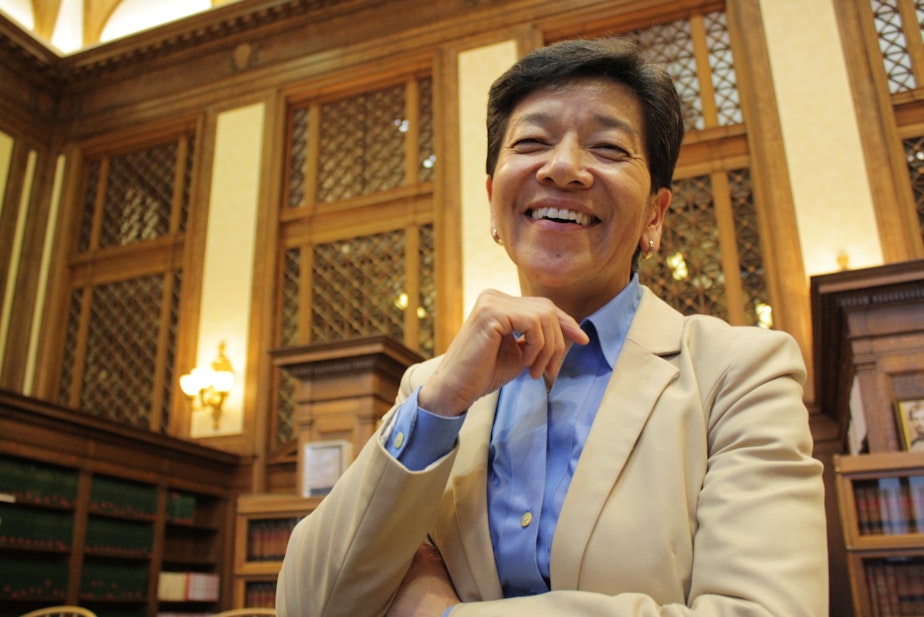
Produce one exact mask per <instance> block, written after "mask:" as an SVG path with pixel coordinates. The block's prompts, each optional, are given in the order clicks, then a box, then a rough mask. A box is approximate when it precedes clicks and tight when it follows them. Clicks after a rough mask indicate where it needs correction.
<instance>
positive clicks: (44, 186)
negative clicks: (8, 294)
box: [0, 149, 56, 391]
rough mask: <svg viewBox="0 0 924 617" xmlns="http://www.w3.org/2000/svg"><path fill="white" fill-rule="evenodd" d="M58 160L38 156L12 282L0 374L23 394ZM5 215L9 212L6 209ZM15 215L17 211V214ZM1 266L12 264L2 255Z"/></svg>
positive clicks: (3, 383)
mask: <svg viewBox="0 0 924 617" xmlns="http://www.w3.org/2000/svg"><path fill="white" fill-rule="evenodd" d="M54 159H55V157H53V156H50V155H49V153H48V152H47V150H44V149H43V150H39V151H37V152H36V160H35V170H34V174H33V179H32V186H31V187H28V188H26V187H23V189H24V190H28V192H29V193H30V196H29V201H28V203H27V204H25V206H24V207H25V208H26V209H27V210H26V213H25V217H26V219H25V227H24V229H23V238H22V245H21V247H20V255H19V268H18V270H17V272H16V278H15V280H13V281H8V282H9V283H12V284H13V288H12V289H13V293H14V297H13V306H15V307H16V309H15V310H14V311H12V312H11V313H10V323H9V329H8V331H7V338H6V349H5V355H4V361H3V363H2V366H3V372H2V374H0V387H3V388H6V389H9V390H15V391H22V389H23V387H24V385H25V383H24V382H25V377H26V369H27V362H25V361H24V355H25V354H26V352H27V350H28V349H29V346H30V342H31V337H32V324H33V322H34V320H35V319H37V318H38V317H39V316H38V315H37V314H36V305H37V303H38V299H39V291H40V290H39V274H40V272H41V265H42V258H43V256H44V254H45V235H46V234H45V231H46V229H47V227H48V224H49V220H48V217H49V211H50V209H51V200H52V197H53V195H52V191H53V187H54V177H55V173H56V166H55V164H54V163H55V160H54ZM4 211H5V208H4ZM14 211H15V210H14ZM2 244H3V242H2V241H0V245H2ZM0 263H9V262H8V261H6V260H5V259H4V256H3V255H0ZM3 270H4V272H0V289H6V285H5V283H4V281H3V279H4V278H5V276H6V275H7V274H6V272H5V270H6V269H5V268H3Z"/></svg>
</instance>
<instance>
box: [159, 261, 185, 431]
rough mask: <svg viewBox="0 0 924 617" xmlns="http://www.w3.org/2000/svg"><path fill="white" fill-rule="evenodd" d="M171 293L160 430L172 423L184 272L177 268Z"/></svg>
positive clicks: (165, 429)
mask: <svg viewBox="0 0 924 617" xmlns="http://www.w3.org/2000/svg"><path fill="white" fill-rule="evenodd" d="M171 291H172V293H171V295H170V314H169V316H168V319H169V321H168V323H167V348H166V350H165V354H164V355H165V358H166V364H165V366H164V381H163V383H162V384H161V388H162V396H163V400H162V402H161V409H160V430H161V432H162V433H166V432H167V428H168V427H169V425H170V409H171V407H172V406H173V386H174V384H175V383H176V380H175V379H174V372H173V368H174V366H175V364H176V362H175V360H176V340H177V329H178V327H179V325H180V297H181V296H182V291H183V274H182V272H181V271H179V270H177V271H175V272H173V288H172V290H171Z"/></svg>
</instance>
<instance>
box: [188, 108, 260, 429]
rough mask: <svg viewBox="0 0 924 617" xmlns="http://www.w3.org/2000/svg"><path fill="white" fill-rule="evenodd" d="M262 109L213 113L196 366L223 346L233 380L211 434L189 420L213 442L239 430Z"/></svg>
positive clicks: (203, 422)
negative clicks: (212, 157)
mask: <svg viewBox="0 0 924 617" xmlns="http://www.w3.org/2000/svg"><path fill="white" fill-rule="evenodd" d="M265 113H266V109H265V106H264V105H263V104H262V103H261V104H257V105H250V106H247V107H241V108H238V109H233V110H231V111H227V112H224V113H221V114H219V116H218V122H217V128H216V136H215V161H214V165H213V170H212V186H211V197H210V200H209V219H208V229H207V231H206V249H205V264H204V266H203V273H202V280H203V287H202V303H201V309H200V312H199V342H198V347H197V350H198V352H197V361H196V366H208V365H210V364H211V363H212V360H214V358H215V355H216V354H217V352H218V345H219V343H220V342H221V341H225V342H226V344H227V348H226V349H225V355H227V356H228V358H229V359H230V360H231V364H232V366H233V367H234V371H235V373H236V374H237V380H236V382H235V384H234V388H233V389H232V390H231V393H230V394H229V395H228V399H227V400H226V401H225V404H224V412H223V414H222V417H221V423H220V425H219V428H218V429H217V430H216V429H214V428H213V427H212V418H211V415H210V414H209V413H208V412H207V411H197V412H194V413H193V416H192V421H191V426H190V435H191V436H192V437H194V438H195V437H212V436H218V435H234V434H239V433H241V431H242V430H243V422H244V415H243V404H244V403H243V402H244V375H245V374H246V371H247V366H246V361H247V336H248V332H249V322H250V308H251V295H250V292H251V289H252V286H253V265H254V248H255V231H256V224H257V209H258V206H259V194H260V161H261V157H262V152H263V148H262V145H263V117H264V115H265Z"/></svg>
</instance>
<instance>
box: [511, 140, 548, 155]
mask: <svg viewBox="0 0 924 617" xmlns="http://www.w3.org/2000/svg"><path fill="white" fill-rule="evenodd" d="M543 146H545V142H544V141H543V140H542V139H540V138H538V137H524V138H522V139H517V140H516V141H514V142H513V149H514V150H516V151H517V152H531V151H533V150H536V149H538V148H542V147H543Z"/></svg>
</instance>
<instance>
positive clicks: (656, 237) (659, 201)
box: [639, 187, 673, 254]
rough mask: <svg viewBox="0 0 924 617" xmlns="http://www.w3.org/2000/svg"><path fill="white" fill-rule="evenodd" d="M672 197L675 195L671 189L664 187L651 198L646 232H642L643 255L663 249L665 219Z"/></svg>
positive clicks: (641, 245) (640, 244)
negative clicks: (662, 237) (662, 235)
mask: <svg viewBox="0 0 924 617" xmlns="http://www.w3.org/2000/svg"><path fill="white" fill-rule="evenodd" d="M672 197H673V194H672V193H671V191H670V189H667V188H664V187H662V188H659V189H658V191H657V192H656V193H655V194H654V195H652V196H651V201H650V202H649V211H648V222H647V224H646V225H645V230H644V231H643V232H642V238H641V242H640V243H639V246H640V247H641V250H642V253H643V254H644V253H645V252H646V251H649V250H655V251H657V250H658V249H659V248H661V231H662V230H663V228H664V219H665V218H666V217H667V209H668V208H669V207H670V205H671V198H672Z"/></svg>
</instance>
